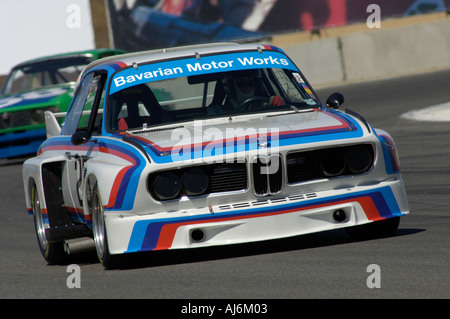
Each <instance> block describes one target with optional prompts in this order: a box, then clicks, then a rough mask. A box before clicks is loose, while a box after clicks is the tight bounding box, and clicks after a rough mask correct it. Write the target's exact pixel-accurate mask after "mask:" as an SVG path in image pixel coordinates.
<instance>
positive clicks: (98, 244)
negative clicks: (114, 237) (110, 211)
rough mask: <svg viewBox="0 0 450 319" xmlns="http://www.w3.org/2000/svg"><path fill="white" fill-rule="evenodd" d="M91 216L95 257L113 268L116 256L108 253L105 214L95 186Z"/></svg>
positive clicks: (104, 265)
mask: <svg viewBox="0 0 450 319" xmlns="http://www.w3.org/2000/svg"><path fill="white" fill-rule="evenodd" d="M91 217H92V230H93V233H94V243H95V249H96V250H97V257H98V259H99V261H100V263H101V264H102V265H103V267H104V268H105V269H112V268H115V267H116V266H117V259H118V257H117V256H114V255H111V254H110V253H109V247H108V237H107V234H106V227H105V214H104V209H103V205H102V199H101V197H100V192H99V190H98V188H97V187H95V188H94V190H93V192H92V201H91Z"/></svg>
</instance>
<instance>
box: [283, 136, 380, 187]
mask: <svg viewBox="0 0 450 319" xmlns="http://www.w3.org/2000/svg"><path fill="white" fill-rule="evenodd" d="M373 159H374V150H373V147H372V145H369V144H361V145H353V146H345V147H334V148H328V149H322V150H314V151H307V152H298V153H291V154H288V155H287V157H286V171H287V182H288V183H290V184H291V183H298V182H303V181H308V180H314V179H320V178H330V177H337V176H342V175H355V174H362V173H364V172H367V171H369V170H370V169H371V168H372V166H373Z"/></svg>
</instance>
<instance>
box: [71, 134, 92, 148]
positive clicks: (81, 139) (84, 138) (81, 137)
mask: <svg viewBox="0 0 450 319" xmlns="http://www.w3.org/2000/svg"><path fill="white" fill-rule="evenodd" d="M90 139H91V133H89V132H88V131H86V130H83V131H78V132H75V133H74V134H73V135H72V138H71V139H70V141H71V142H72V144H73V145H81V144H84V143H86V142H88V141H89V140H90Z"/></svg>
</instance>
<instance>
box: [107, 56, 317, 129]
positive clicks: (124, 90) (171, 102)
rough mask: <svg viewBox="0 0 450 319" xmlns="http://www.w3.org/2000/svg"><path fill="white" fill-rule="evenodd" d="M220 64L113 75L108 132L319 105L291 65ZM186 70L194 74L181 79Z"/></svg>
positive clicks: (173, 66)
mask: <svg viewBox="0 0 450 319" xmlns="http://www.w3.org/2000/svg"><path fill="white" fill-rule="evenodd" d="M273 59H274V61H279V60H275V58H273ZM278 59H279V58H278ZM228 61H229V60H228ZM177 62H179V61H177ZM221 63H222V62H217V60H216V62H215V64H213V63H209V64H208V66H206V64H203V68H202V67H201V65H199V64H197V63H193V64H191V65H190V66H189V64H188V62H187V61H186V60H184V61H183V62H182V64H180V65H181V66H180V67H178V66H177V65H178V64H176V63H174V64H161V65H160V64H152V65H151V70H152V71H146V70H147V69H146V68H142V69H141V67H135V68H129V69H126V70H125V71H126V72H125V73H121V72H118V73H117V74H116V75H115V77H114V78H113V81H112V84H111V88H110V97H109V99H108V102H107V103H108V106H107V113H106V116H107V130H109V131H122V130H140V129H145V128H147V127H151V126H158V125H162V124H169V123H172V124H173V123H181V122H185V121H191V120H199V119H206V118H211V117H217V116H236V115H240V114H250V113H257V114H261V113H263V112H273V111H286V110H288V111H297V110H300V109H311V108H314V107H319V106H320V102H319V100H318V98H317V97H316V96H315V95H314V94H313V92H312V91H311V89H310V88H309V87H308V86H307V83H306V82H305V80H304V79H303V77H302V75H301V74H300V73H299V71H298V70H297V68H296V67H295V66H294V65H293V64H291V62H289V65H287V66H286V68H284V67H276V68H272V67H265V68H257V67H255V64H252V67H250V68H246V69H242V68H239V69H235V68H228V67H227V64H226V63H229V62H225V60H223V64H222V67H221V66H220V65H221ZM261 64H263V63H261ZM279 64H280V63H278V64H275V65H274V66H280V65H279ZM169 65H170V68H169V67H168V66H169ZM214 65H215V67H214ZM228 65H233V64H232V63H229V64H228ZM272 65H273V63H272V64H271V65H270V66H272ZM186 66H187V67H186ZM281 66H284V65H281ZM183 67H184V68H183ZM149 68H150V66H149ZM229 69H230V71H227V70H229ZM205 70H206V71H207V72H205ZM212 70H217V72H212ZM188 71H191V72H190V74H193V75H187V76H186V73H189V72H188ZM165 78H168V79H165ZM146 79H147V80H146Z"/></svg>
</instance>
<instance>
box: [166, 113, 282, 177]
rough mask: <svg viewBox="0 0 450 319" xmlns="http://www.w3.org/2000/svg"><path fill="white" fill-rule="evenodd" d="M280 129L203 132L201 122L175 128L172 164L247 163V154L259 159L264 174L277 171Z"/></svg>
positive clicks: (231, 129)
mask: <svg viewBox="0 0 450 319" xmlns="http://www.w3.org/2000/svg"><path fill="white" fill-rule="evenodd" d="M279 135H280V132H279V129H278V128H264V127H260V128H254V127H246V128H242V127H227V128H223V129H220V128H218V127H212V126H211V127H207V128H204V127H203V124H202V121H199V120H196V121H194V125H193V127H191V128H185V127H181V128H176V129H174V130H173V131H172V133H171V141H172V142H175V145H174V146H173V147H172V148H171V151H170V153H167V154H165V155H170V156H171V160H172V161H174V162H177V161H184V162H186V161H192V163H206V164H213V163H244V162H245V154H246V152H250V153H252V154H253V156H254V157H258V158H259V159H260V160H261V162H262V163H263V164H266V165H263V167H262V169H261V174H273V173H276V172H277V171H278V166H279V161H276V160H272V159H273V157H274V156H275V155H277V154H278V153H279Z"/></svg>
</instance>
